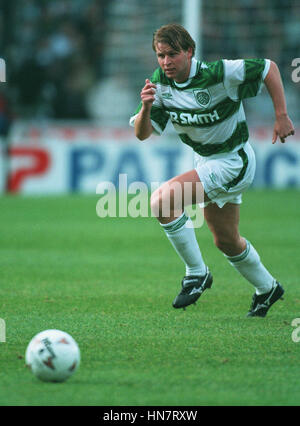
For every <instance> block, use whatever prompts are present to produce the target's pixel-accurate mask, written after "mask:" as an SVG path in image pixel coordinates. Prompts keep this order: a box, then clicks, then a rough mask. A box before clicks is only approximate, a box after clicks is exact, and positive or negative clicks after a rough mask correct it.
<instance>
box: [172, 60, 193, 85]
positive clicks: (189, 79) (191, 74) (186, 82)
mask: <svg viewBox="0 0 300 426" xmlns="http://www.w3.org/2000/svg"><path fill="white" fill-rule="evenodd" d="M197 64H198V61H197V60H196V59H195V58H192V60H191V69H190V74H189V78H188V79H187V80H186V81H185V82H184V83H176V81H174V84H175V86H177V87H180V88H181V87H186V86H188V85H189V84H190V82H191V80H192V78H193V77H195V75H196V73H197Z"/></svg>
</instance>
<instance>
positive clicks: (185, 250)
mask: <svg viewBox="0 0 300 426" xmlns="http://www.w3.org/2000/svg"><path fill="white" fill-rule="evenodd" d="M161 225H162V227H163V229H164V231H165V233H166V235H167V237H168V239H169V240H170V241H171V243H172V245H173V247H174V248H175V250H176V252H177V253H178V254H179V256H180V257H181V259H182V260H183V261H184V263H185V268H186V275H199V276H204V275H205V274H206V266H205V263H204V261H203V259H202V255H201V252H200V249H199V245H198V242H197V239H196V235H195V230H194V227H193V222H192V221H191V219H190V218H189V217H188V216H186V214H185V213H183V214H182V215H181V216H180V217H178V218H177V219H175V220H174V221H172V222H170V223H166V224H161Z"/></svg>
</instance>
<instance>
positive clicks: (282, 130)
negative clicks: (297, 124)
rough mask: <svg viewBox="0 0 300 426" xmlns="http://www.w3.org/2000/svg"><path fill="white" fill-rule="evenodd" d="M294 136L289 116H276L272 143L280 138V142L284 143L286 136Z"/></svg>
mask: <svg viewBox="0 0 300 426" xmlns="http://www.w3.org/2000/svg"><path fill="white" fill-rule="evenodd" d="M294 134H295V129H294V126H293V123H292V121H291V120H290V118H289V116H288V115H287V114H284V115H281V116H278V117H277V118H276V121H275V124H274V130H273V138H272V143H273V144H274V143H275V142H276V141H277V138H278V137H279V138H280V142H282V143H284V142H285V139H286V138H287V137H288V136H291V135H294Z"/></svg>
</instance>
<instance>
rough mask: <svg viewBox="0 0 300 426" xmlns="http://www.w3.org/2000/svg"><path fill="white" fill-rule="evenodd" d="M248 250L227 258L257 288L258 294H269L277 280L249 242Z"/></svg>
mask: <svg viewBox="0 0 300 426" xmlns="http://www.w3.org/2000/svg"><path fill="white" fill-rule="evenodd" d="M246 243H247V247H246V249H245V250H244V251H243V252H242V253H241V254H239V255H237V256H226V257H227V259H228V260H229V262H230V264H231V265H232V266H234V267H235V269H236V270H237V271H238V272H239V273H240V274H241V275H243V277H244V278H246V280H248V281H249V282H250V283H251V284H252V285H253V286H254V287H255V288H256V294H263V293H268V292H269V291H270V290H271V289H272V287H273V286H274V284H275V283H276V280H275V278H274V277H272V275H271V274H270V273H269V272H268V271H267V269H266V268H265V267H264V265H263V264H262V263H261V261H260V257H259V255H258V253H257V251H256V250H255V248H254V247H253V246H252V244H250V243H249V241H247V240H246Z"/></svg>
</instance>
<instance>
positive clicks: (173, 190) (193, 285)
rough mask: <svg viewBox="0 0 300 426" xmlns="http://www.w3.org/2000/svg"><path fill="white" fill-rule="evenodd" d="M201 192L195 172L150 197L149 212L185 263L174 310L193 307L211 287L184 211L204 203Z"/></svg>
mask: <svg viewBox="0 0 300 426" xmlns="http://www.w3.org/2000/svg"><path fill="white" fill-rule="evenodd" d="M203 197H205V195H204V190H203V186H202V184H201V182H200V180H199V177H198V174H197V172H196V171H195V170H190V171H189V172H186V173H184V174H182V175H179V176H176V177H175V178H173V179H171V180H169V181H168V182H166V183H165V184H163V185H162V186H161V187H160V188H158V189H157V190H156V191H155V192H154V193H153V194H152V197H151V208H152V212H153V213H154V214H155V216H156V217H157V219H158V220H159V222H160V223H161V225H162V227H163V229H164V231H165V233H166V235H167V237H168V239H169V240H170V242H171V243H172V245H173V247H174V248H175V250H176V252H177V253H178V255H179V256H180V257H181V259H182V260H183V261H184V263H185V268H186V275H185V277H184V278H183V280H182V283H181V284H182V290H181V292H180V293H179V295H178V296H177V297H176V298H175V300H174V301H173V306H174V308H185V307H186V306H188V305H190V304H191V303H195V302H196V300H197V299H198V298H199V297H200V295H201V294H202V293H203V291H204V290H205V289H207V288H210V287H211V285H212V276H211V274H210V272H209V270H208V268H207V266H206V265H205V263H204V261H203V258H202V255H201V252H200V249H199V245H198V242H197V239H196V236H195V230H194V227H193V223H192V221H191V219H190V218H189V217H188V216H187V214H186V213H185V212H184V207H185V206H187V205H191V204H196V203H200V202H202V201H203Z"/></svg>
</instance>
